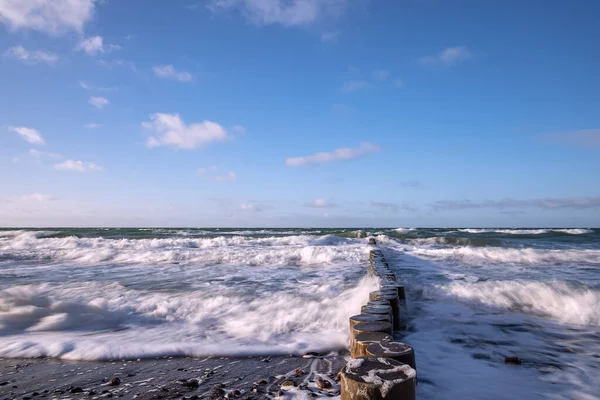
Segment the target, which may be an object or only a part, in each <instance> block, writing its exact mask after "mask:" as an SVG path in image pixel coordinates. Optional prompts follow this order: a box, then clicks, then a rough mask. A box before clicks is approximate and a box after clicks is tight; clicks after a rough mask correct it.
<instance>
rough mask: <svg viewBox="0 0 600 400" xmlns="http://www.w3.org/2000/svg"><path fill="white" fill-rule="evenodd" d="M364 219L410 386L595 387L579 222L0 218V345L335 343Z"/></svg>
mask: <svg viewBox="0 0 600 400" xmlns="http://www.w3.org/2000/svg"><path fill="white" fill-rule="evenodd" d="M368 233H372V234H375V235H376V237H377V239H378V242H379V243H380V245H381V246H382V247H381V248H382V249H383V250H384V252H385V254H386V256H387V258H388V261H389V262H390V264H391V266H392V268H394V269H396V270H397V272H398V275H399V276H400V277H401V278H402V280H403V281H404V283H405V285H406V287H407V292H408V299H409V300H408V303H407V312H406V313H405V317H404V321H405V324H406V328H407V331H406V332H405V333H404V334H401V335H400V336H399V339H402V340H404V341H406V342H407V343H409V344H411V345H413V347H415V349H416V354H417V369H418V374H419V387H418V392H419V398H424V399H438V398H452V397H460V398H470V399H478V398H482V399H483V398H485V399H508V398H511V399H512V398H556V399H585V400H588V399H596V398H598V397H597V396H598V395H597V394H598V393H600V380H599V379H598V377H600V231H599V230H592V229H389V230H387V229H386V230H368V229H364V230H357V229H347V230H327V229H318V230H306V229H305V230H294V229H282V230H280V229H275V230H264V229H251V230H248V229H228V230H225V229H49V230H44V231H42V230H5V231H2V232H0V356H3V357H24V356H25V357H36V356H51V357H61V358H65V359H111V358H134V359H135V358H146V357H154V356H164V355H194V356H202V355H207V354H215V355H230V356H236V355H269V354H282V355H285V354H302V353H304V352H307V351H330V350H339V349H342V348H344V347H345V346H346V343H347V339H348V336H347V335H348V334H347V323H348V321H347V318H348V317H349V316H351V315H353V314H355V313H358V312H359V311H360V306H361V305H362V304H363V303H365V302H366V300H367V298H368V293H369V292H370V291H371V290H374V288H375V287H376V286H377V282H375V281H373V280H372V279H369V278H366V277H365V273H366V267H367V264H368V251H369V247H368V246H367V245H366V244H365V239H364V237H365V236H366V235H367V234H368ZM359 237H361V239H359ZM505 356H519V357H520V358H521V359H522V360H523V364H522V365H520V366H515V365H505V364H504V357H505Z"/></svg>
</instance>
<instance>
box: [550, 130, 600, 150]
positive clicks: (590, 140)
mask: <svg viewBox="0 0 600 400" xmlns="http://www.w3.org/2000/svg"><path fill="white" fill-rule="evenodd" d="M541 138H542V139H544V140H547V141H550V142H555V143H561V144H565V145H568V146H573V147H584V148H600V129H584V130H580V131H572V132H562V133H553V134H548V135H542V136H541Z"/></svg>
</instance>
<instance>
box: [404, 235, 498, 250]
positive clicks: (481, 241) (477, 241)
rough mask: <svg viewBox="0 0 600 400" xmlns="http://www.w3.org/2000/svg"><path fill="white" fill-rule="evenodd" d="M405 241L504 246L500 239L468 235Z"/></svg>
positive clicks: (414, 243)
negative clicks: (469, 236)
mask: <svg viewBox="0 0 600 400" xmlns="http://www.w3.org/2000/svg"><path fill="white" fill-rule="evenodd" d="M407 243H408V244H410V245H413V246H473V247H485V246H497V247H500V246H504V245H506V242H505V241H503V240H500V239H492V238H481V237H480V238H468V237H451V236H438V237H429V238H420V239H409V240H407Z"/></svg>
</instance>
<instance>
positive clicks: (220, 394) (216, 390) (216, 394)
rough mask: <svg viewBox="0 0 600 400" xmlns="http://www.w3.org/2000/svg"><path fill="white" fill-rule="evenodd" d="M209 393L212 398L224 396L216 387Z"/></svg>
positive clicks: (222, 391)
mask: <svg viewBox="0 0 600 400" xmlns="http://www.w3.org/2000/svg"><path fill="white" fill-rule="evenodd" d="M210 392H211V394H213V395H214V396H223V395H224V394H225V391H224V390H223V389H221V388H218V387H215V388H212V390H211V391H210Z"/></svg>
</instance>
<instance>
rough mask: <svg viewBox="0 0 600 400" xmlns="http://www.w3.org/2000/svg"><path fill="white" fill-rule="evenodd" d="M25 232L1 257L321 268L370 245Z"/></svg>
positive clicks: (309, 239)
mask: <svg viewBox="0 0 600 400" xmlns="http://www.w3.org/2000/svg"><path fill="white" fill-rule="evenodd" d="M41 235H42V234H41V233H40V232H36V231H21V232H20V233H18V234H15V235H12V236H11V237H10V238H9V239H8V240H0V257H2V258H4V259H7V258H12V259H21V260H43V261H52V262H76V263H84V264H94V263H105V262H115V263H159V264H160V263H212V264H220V263H241V264H249V265H263V264H279V265H290V264H293V265H295V264H316V263H325V264H328V263H334V262H340V261H347V262H359V261H361V260H362V257H363V256H364V253H365V252H366V251H368V249H367V248H366V247H365V246H364V240H358V239H351V238H342V237H339V236H336V235H324V236H306V235H299V236H286V237H265V238H250V237H246V236H227V237H225V236H219V237H214V238H152V239H127V238H122V239H107V238H102V237H98V238H79V237H76V236H68V237H60V238H47V237H42V236H43V235H42V236H41Z"/></svg>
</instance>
